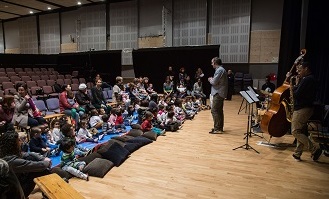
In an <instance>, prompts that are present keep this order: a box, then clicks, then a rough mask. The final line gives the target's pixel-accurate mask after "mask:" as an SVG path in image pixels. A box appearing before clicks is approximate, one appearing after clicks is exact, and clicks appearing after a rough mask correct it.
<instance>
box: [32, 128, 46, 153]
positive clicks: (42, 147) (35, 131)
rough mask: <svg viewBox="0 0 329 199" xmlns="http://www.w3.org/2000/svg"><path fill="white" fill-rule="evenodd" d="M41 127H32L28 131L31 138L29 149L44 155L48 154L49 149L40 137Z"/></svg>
mask: <svg viewBox="0 0 329 199" xmlns="http://www.w3.org/2000/svg"><path fill="white" fill-rule="evenodd" d="M41 133H42V131H41V129H40V128H39V127H33V128H32V129H31V132H30V136H31V140H30V143H29V146H30V151H31V152H36V153H40V154H41V155H43V156H44V157H49V156H50V151H51V149H50V148H49V147H47V144H46V143H45V142H44V140H43V139H42V138H41Z"/></svg>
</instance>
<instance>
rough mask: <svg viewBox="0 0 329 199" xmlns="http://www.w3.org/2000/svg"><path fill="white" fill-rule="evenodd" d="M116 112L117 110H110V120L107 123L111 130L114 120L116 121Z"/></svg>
mask: <svg viewBox="0 0 329 199" xmlns="http://www.w3.org/2000/svg"><path fill="white" fill-rule="evenodd" d="M116 112H117V109H116V108H112V109H111V115H110V118H109V119H108V121H107V122H108V123H109V124H110V126H111V128H112V127H114V126H115V120H116V119H117V115H116Z"/></svg>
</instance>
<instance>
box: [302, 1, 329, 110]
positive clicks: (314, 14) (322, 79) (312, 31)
mask: <svg viewBox="0 0 329 199" xmlns="http://www.w3.org/2000/svg"><path fill="white" fill-rule="evenodd" d="M328 21H329V17H328V6H327V1H321V0H310V1H309V6H308V20H307V31H306V48H307V56H306V59H305V60H307V61H309V63H310V65H311V68H312V70H313V73H314V76H315V78H316V79H317V80H318V92H317V100H318V101H320V102H322V103H324V104H329V78H328V77H329V69H328V67H329V38H328V37H329V27H328Z"/></svg>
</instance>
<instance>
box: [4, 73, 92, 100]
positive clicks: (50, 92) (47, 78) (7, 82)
mask: <svg viewBox="0 0 329 199" xmlns="http://www.w3.org/2000/svg"><path fill="white" fill-rule="evenodd" d="M24 70H25V71H23V69H22V68H6V69H4V68H0V97H2V96H3V95H4V94H5V95H8V94H16V89H15V85H16V84H17V83H26V85H27V87H28V89H29V91H30V94H31V95H32V97H33V98H38V97H43V98H49V97H54V96H58V93H56V91H55V89H54V85H55V84H56V83H57V84H58V85H59V86H61V85H63V84H70V85H71V86H72V90H73V91H77V90H78V88H79V84H81V83H86V80H85V78H77V76H78V71H73V72H72V75H70V74H66V75H61V74H59V73H58V72H57V71H55V70H53V68H50V69H49V70H48V72H50V73H51V74H50V75H48V74H46V73H45V72H46V71H47V69H46V68H40V69H39V68H33V69H31V68H24ZM36 72H40V73H42V74H41V75H36V74H35V73H36ZM28 73H31V74H33V75H31V76H30V75H27V74H28ZM86 84H87V87H88V88H89V89H90V88H91V87H92V86H93V83H91V82H88V83H86ZM40 91H41V92H42V94H40Z"/></svg>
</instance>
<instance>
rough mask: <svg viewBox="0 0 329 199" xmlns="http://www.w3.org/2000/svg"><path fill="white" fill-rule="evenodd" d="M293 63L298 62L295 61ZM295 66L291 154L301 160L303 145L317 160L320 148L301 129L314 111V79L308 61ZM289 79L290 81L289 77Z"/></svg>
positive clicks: (289, 73) (289, 74)
mask: <svg viewBox="0 0 329 199" xmlns="http://www.w3.org/2000/svg"><path fill="white" fill-rule="evenodd" d="M297 59H298V58H297ZM296 61H298V60H296ZM295 64H298V63H296V62H295ZM296 67H297V68H296V69H297V77H296V81H295V85H293V84H291V85H292V88H291V89H292V94H293V114H292V119H291V133H292V135H293V136H294V137H295V138H296V139H297V146H296V149H295V152H294V153H293V155H292V156H293V158H294V159H295V160H297V161H301V155H302V153H303V148H304V147H305V148H306V149H308V150H309V151H310V152H311V158H312V159H313V161H317V160H318V159H319V158H320V156H321V154H322V150H321V149H320V148H319V147H318V146H316V145H315V144H314V143H313V142H312V141H311V140H310V139H309V138H308V137H307V136H306V134H305V133H304V132H303V130H305V129H307V121H308V120H309V118H310V117H311V116H312V114H313V111H314V107H313V103H314V101H315V96H316V81H315V78H314V76H313V75H312V70H311V66H310V65H309V63H308V62H303V63H302V64H299V65H297V66H296ZM286 76H287V77H290V76H291V72H288V73H287V75H286ZM290 81H292V79H291V78H290Z"/></svg>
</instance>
